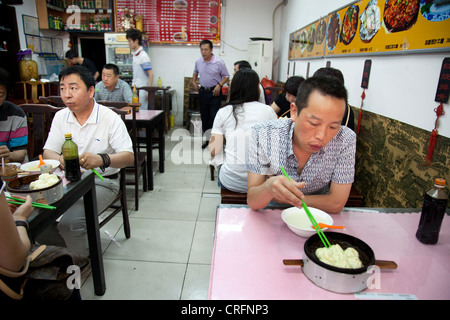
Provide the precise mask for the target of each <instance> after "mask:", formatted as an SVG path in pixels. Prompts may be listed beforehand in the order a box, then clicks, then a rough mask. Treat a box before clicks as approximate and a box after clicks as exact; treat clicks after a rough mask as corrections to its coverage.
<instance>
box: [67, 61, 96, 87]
mask: <svg viewBox="0 0 450 320" xmlns="http://www.w3.org/2000/svg"><path fill="white" fill-rule="evenodd" d="M71 74H78V75H79V76H80V78H81V80H82V81H83V82H84V84H85V85H86V88H87V89H88V90H89V88H90V87H95V79H94V75H93V74H92V72H91V71H89V69H88V68H85V67H82V66H79V65H75V66H71V67H67V68H65V69H63V70H61V72H60V73H59V81H60V82H61V80H62V79H64V78H65V77H66V76H68V75H71Z"/></svg>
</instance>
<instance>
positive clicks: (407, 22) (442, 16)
mask: <svg viewBox="0 0 450 320" xmlns="http://www.w3.org/2000/svg"><path fill="white" fill-rule="evenodd" d="M320 21H326V32H325V39H324V41H323V42H322V43H320V44H318V43H317V41H315V42H314V43H312V40H311V39H312V38H314V37H316V38H317V36H318V35H321V34H319V33H318V32H317V26H316V31H315V33H316V34H315V35H310V34H308V33H307V34H306V35H300V37H299V36H298V35H297V34H298V31H296V32H294V33H293V34H291V38H290V40H291V41H290V47H289V59H303V58H311V57H310V56H307V54H306V53H305V51H307V50H303V51H301V50H300V52H299V51H298V50H297V51H296V50H295V44H296V43H297V42H296V41H300V42H299V43H300V46H301V44H303V45H304V48H308V45H310V46H312V45H314V47H316V46H317V48H312V49H310V50H311V51H314V52H318V51H320V50H323V53H322V55H321V56H322V57H323V56H337V55H341V56H342V55H356V54H359V55H368V54H390V53H393V54H396V53H406V52H420V51H437V50H441V51H447V50H448V51H450V1H449V0H360V1H356V2H353V3H351V4H350V5H348V6H345V7H343V8H341V9H338V10H336V11H334V12H331V13H330V14H328V16H327V17H326V18H322V19H321V20H320ZM311 25H317V22H314V23H312V24H311ZM311 25H310V26H311ZM310 26H306V27H304V28H302V29H301V30H304V31H307V30H310ZM301 30H300V31H301ZM304 39H306V42H304V41H303V40H304ZM316 40H317V39H316ZM315 56H316V57H320V55H318V54H316V55H315Z"/></svg>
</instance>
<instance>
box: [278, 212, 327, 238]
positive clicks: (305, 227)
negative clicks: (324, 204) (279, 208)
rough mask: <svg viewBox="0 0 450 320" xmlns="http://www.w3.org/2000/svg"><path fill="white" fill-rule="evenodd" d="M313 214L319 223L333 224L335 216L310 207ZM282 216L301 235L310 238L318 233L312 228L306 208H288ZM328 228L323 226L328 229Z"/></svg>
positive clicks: (293, 230) (290, 227)
mask: <svg viewBox="0 0 450 320" xmlns="http://www.w3.org/2000/svg"><path fill="white" fill-rule="evenodd" d="M309 211H311V214H312V215H313V217H314V219H315V220H316V222H317V223H320V222H321V223H325V224H329V225H333V218H331V216H330V215H329V214H328V213H326V212H324V211H322V210H319V209H316V208H309ZM281 218H282V219H283V221H284V222H285V223H286V225H287V226H288V227H289V229H291V230H292V232H294V233H295V234H296V235H299V236H300V237H305V238H308V237H310V236H312V235H313V234H314V233H316V230H315V229H314V228H312V224H311V221H310V220H309V218H308V215H307V214H306V212H305V210H303V209H299V208H296V207H292V208H288V209H286V210H284V211H283V212H282V213H281ZM326 229H328V228H322V230H326Z"/></svg>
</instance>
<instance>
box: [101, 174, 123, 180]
mask: <svg viewBox="0 0 450 320" xmlns="http://www.w3.org/2000/svg"><path fill="white" fill-rule="evenodd" d="M103 178H108V179H113V180H115V179H119V174H118V173H114V174H112V175H110V176H104V177H103Z"/></svg>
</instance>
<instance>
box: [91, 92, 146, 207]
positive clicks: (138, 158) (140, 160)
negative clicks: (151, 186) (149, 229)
mask: <svg viewBox="0 0 450 320" xmlns="http://www.w3.org/2000/svg"><path fill="white" fill-rule="evenodd" d="M108 102H110V101H108ZM99 103H100V102H99ZM110 105H112V104H110ZM127 105H130V106H131V108H130V109H131V111H130V112H131V114H132V121H131V125H129V126H128V132H129V134H130V137H131V140H132V142H133V152H134V164H133V165H132V166H127V167H125V168H124V169H123V171H124V172H125V174H126V175H127V174H131V175H133V179H132V180H129V179H126V178H125V184H126V185H134V201H135V210H136V211H139V177H140V176H141V175H142V180H143V183H142V189H143V190H144V192H145V191H147V190H148V183H147V161H148V159H147V152H140V151H139V150H138V141H137V126H136V109H137V108H136V106H138V104H135V103H134V104H128V103H127ZM111 108H112V109H113V110H114V111H116V112H117V113H120V115H121V116H122V115H123V114H128V110H126V111H125V110H120V109H117V108H113V107H111ZM122 119H123V120H124V121H125V116H123V117H122Z"/></svg>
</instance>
